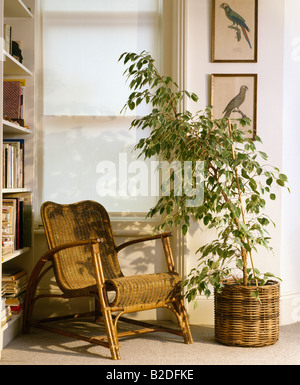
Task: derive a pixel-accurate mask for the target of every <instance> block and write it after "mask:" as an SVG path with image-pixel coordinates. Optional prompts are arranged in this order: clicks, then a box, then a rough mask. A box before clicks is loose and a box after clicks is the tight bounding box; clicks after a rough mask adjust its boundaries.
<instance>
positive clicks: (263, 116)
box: [186, 0, 300, 323]
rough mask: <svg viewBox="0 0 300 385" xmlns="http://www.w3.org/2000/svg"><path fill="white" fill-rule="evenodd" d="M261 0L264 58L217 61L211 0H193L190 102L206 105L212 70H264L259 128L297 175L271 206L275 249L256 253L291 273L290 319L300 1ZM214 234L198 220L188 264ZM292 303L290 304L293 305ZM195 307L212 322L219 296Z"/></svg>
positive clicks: (288, 283)
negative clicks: (213, 51) (195, 100)
mask: <svg viewBox="0 0 300 385" xmlns="http://www.w3.org/2000/svg"><path fill="white" fill-rule="evenodd" d="M258 3H259V4H258V61H257V63H211V60H210V44H211V40H210V36H211V29H210V28H211V1H209V0H200V1H199V0H187V19H186V23H187V39H186V44H187V46H186V52H187V58H186V59H187V64H186V88H187V89H188V90H189V91H193V92H196V93H197V94H198V96H199V98H200V101H199V103H198V105H197V106H196V107H192V106H188V108H191V109H192V108H195V110H196V109H201V108H202V109H203V108H204V107H205V106H206V105H208V104H210V91H209V90H210V74H212V73H238V74H242V73H256V74H257V76H258V86H257V134H258V135H259V136H260V137H261V138H262V140H263V143H264V145H263V148H264V151H265V152H266V153H267V154H268V155H269V163H270V164H271V165H273V166H277V167H279V168H280V169H281V170H282V171H283V172H284V173H286V174H287V175H288V176H289V177H290V181H291V183H290V187H291V189H292V194H290V195H287V194H283V197H282V194H281V192H280V191H278V192H277V199H276V201H274V202H273V201H272V202H270V203H268V205H267V211H268V213H269V215H270V216H271V218H272V219H273V220H274V221H275V223H276V228H275V229H274V228H270V233H271V237H272V247H273V249H274V254H271V253H268V252H267V251H265V250H262V251H261V252H260V253H259V255H257V256H255V264H256V267H257V268H259V269H260V270H261V271H271V272H273V273H275V274H278V275H280V276H281V277H282V278H283V279H284V282H283V284H282V317H281V318H282V323H289V322H295V321H297V319H296V318H295V314H296V313H295V312H296V310H295V306H296V305H298V303H299V307H300V301H298V299H299V298H300V281H299V272H300V262H299V258H298V255H299V252H298V250H297V237H299V234H300V232H299V218H298V217H297V214H299V210H298V212H297V211H296V210H295V209H296V207H299V198H298V197H299V194H297V192H298V191H299V181H298V180H297V174H298V168H297V164H298V165H299V158H298V157H296V151H297V145H298V143H300V141H299V140H297V139H296V138H299V124H298V126H297V124H296V122H297V120H296V119H297V116H298V115H299V113H300V112H299V100H300V98H299V97H298V98H297V96H298V93H299V65H300V50H299V51H298V52H297V55H296V53H295V52H294V59H293V60H291V48H294V50H295V46H293V47H291V44H296V43H295V41H296V40H295V39H296V36H297V35H298V36H300V27H299V23H298V24H297V21H298V18H299V14H300V9H299V8H300V2H299V0H286V1H284V0H276V1H274V0H260V1H259V2H258ZM285 8H286V14H285ZM296 11H298V12H296ZM291 19H293V20H291ZM293 39H294V40H293ZM298 39H299V41H297V42H298V43H297V44H299V46H300V37H299V38H298ZM295 55H296V59H295ZM297 70H298V72H297ZM295 81H297V84H298V89H297V90H296V93H295ZM291 101H292V103H291ZM298 121H299V119H298ZM295 166H296V167H295ZM296 213H297V214H296ZM210 236H211V234H209V233H208V232H206V231H205V229H204V228H203V229H202V228H201V227H198V226H195V227H194V229H192V230H191V231H190V233H189V235H188V238H187V249H188V254H187V261H186V269H187V270H189V269H190V268H191V267H193V266H194V265H195V263H196V259H197V257H195V251H196V250H197V249H198V248H199V247H200V246H201V245H203V244H205V243H206V242H207V241H208V239H209V237H210ZM291 296H292V297H291ZM291 300H292V301H293V304H294V305H293V306H294V307H293V308H291ZM287 302H290V304H289V305H285V303H287ZM189 313H190V320H191V323H212V322H213V301H212V299H211V300H206V299H204V298H199V306H198V308H197V310H193V305H192V304H191V305H190V306H189ZM299 318H300V311H299ZM298 321H299V319H298Z"/></svg>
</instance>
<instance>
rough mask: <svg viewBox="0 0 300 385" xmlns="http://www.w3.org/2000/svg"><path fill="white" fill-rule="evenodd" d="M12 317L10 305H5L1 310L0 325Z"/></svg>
mask: <svg viewBox="0 0 300 385" xmlns="http://www.w3.org/2000/svg"><path fill="white" fill-rule="evenodd" d="M11 319H12V313H11V310H10V306H6V307H5V309H3V310H1V327H2V326H4V325H5V324H6V323H7V322H9V321H10V320H11Z"/></svg>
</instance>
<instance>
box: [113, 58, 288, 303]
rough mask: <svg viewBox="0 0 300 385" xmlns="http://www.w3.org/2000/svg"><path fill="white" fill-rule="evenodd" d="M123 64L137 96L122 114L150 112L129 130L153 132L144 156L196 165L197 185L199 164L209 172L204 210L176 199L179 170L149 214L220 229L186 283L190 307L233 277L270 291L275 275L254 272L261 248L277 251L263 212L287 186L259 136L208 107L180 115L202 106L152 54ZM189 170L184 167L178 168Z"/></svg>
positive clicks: (142, 147)
mask: <svg viewBox="0 0 300 385" xmlns="http://www.w3.org/2000/svg"><path fill="white" fill-rule="evenodd" d="M119 60H120V61H123V63H124V65H126V69H125V72H124V74H125V75H126V76H127V81H128V82H129V87H130V90H131V93H130V95H129V97H128V100H127V102H126V104H125V106H124V109H127V108H129V109H130V110H134V109H135V108H136V107H137V106H138V105H139V104H141V103H146V104H148V105H150V106H151V111H150V113H148V114H146V115H145V116H141V117H137V118H136V119H134V120H133V121H132V123H131V127H132V128H137V129H142V130H144V129H146V128H147V129H149V135H148V136H147V137H145V138H142V139H140V141H139V142H138V143H137V145H136V149H137V150H139V156H144V157H145V158H151V157H153V156H157V157H159V159H160V160H163V161H168V162H174V161H177V162H180V163H182V164H183V163H184V162H187V161H189V162H192V163H191V164H192V165H193V166H192V175H193V178H192V179H191V181H192V183H194V184H195V183H197V169H196V166H195V165H196V164H197V162H202V165H203V169H202V170H203V172H202V174H201V183H202V185H201V186H202V188H203V199H202V201H201V203H200V204H198V205H189V204H187V202H190V200H191V196H190V194H189V195H187V194H186V189H184V188H182V190H181V191H182V193H181V194H176V189H175V187H174V186H175V184H174V180H175V178H176V172H177V171H176V170H171V173H170V181H171V182H173V188H171V189H170V192H169V194H162V196H161V197H160V198H159V199H158V201H157V203H156V205H155V206H154V207H153V208H152V209H151V210H150V211H149V213H148V216H149V217H153V216H154V215H156V214H160V215H161V222H160V224H159V226H158V228H157V229H158V230H166V229H168V228H172V227H173V226H180V227H181V229H182V232H183V234H184V235H185V234H186V233H187V231H188V229H189V227H190V226H191V223H192V222H193V221H201V222H203V223H204V225H205V226H207V227H208V228H214V229H215V230H216V234H217V236H216V239H214V240H212V241H211V242H209V243H208V244H205V245H202V246H201V247H200V248H199V250H198V253H199V254H200V257H199V265H198V267H197V268H194V269H192V271H191V272H190V274H189V276H188V277H187V279H186V280H185V282H184V285H185V286H186V289H187V290H186V296H187V298H188V300H189V301H192V300H193V299H194V298H195V297H196V295H197V294H198V293H200V294H202V293H204V294H205V295H206V296H207V297H208V296H209V295H210V294H211V291H210V287H211V285H212V286H213V287H214V288H215V289H217V290H220V289H221V288H222V285H223V282H224V279H228V278H230V279H232V280H234V281H235V282H236V283H239V284H242V285H250V284H253V282H254V283H256V285H258V284H259V285H264V284H265V283H266V282H267V281H268V280H269V279H270V277H273V274H272V273H268V272H267V273H260V272H259V271H258V270H257V269H256V268H255V266H254V261H253V252H254V251H255V252H256V251H258V246H264V247H265V248H267V249H268V250H271V246H270V243H269V241H270V237H269V233H268V226H269V224H270V223H271V222H272V220H271V219H270V218H269V217H268V216H267V215H266V213H265V205H266V200H267V199H271V200H275V199H276V194H275V193H276V192H277V191H276V190H277V189H275V188H274V185H276V186H280V187H284V186H286V183H287V177H286V175H285V174H283V173H281V172H280V171H279V169H278V168H276V167H271V166H268V165H267V159H268V156H267V154H266V153H265V152H263V151H261V150H258V149H257V147H258V146H257V144H258V143H259V144H260V147H261V143H262V141H261V139H260V138H259V137H258V136H256V137H255V139H254V140H253V139H252V138H250V137H251V135H249V134H248V131H249V132H251V130H249V128H250V127H249V126H250V124H251V122H250V120H249V119H248V118H243V119H239V120H237V121H234V122H231V121H229V120H228V119H227V118H223V119H213V118H212V114H211V108H209V107H207V108H206V109H205V110H204V111H198V112H196V113H194V114H192V113H191V112H190V111H187V110H184V111H182V101H183V99H184V98H187V99H190V100H191V101H192V102H195V103H196V102H197V101H198V97H197V95H196V94H195V93H191V92H188V91H186V90H181V89H180V88H179V86H178V84H177V83H176V82H175V81H173V80H172V78H171V77H170V76H162V75H161V74H160V73H159V71H158V69H157V67H156V66H155V62H154V59H153V58H152V57H151V55H150V54H149V53H147V52H145V51H143V52H142V53H140V54H136V53H128V52H125V53H123V54H122V55H121V57H120V59H119ZM184 171H185V168H184V167H182V168H180V169H179V172H184ZM181 180H184V177H183V178H182V179H181ZM162 188H163V186H162ZM273 224H274V223H273ZM237 271H241V274H237V273H236V272H237ZM253 293H254V294H253V295H254V296H255V295H257V292H255V291H254V292H253Z"/></svg>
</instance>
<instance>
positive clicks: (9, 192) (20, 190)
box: [2, 188, 31, 194]
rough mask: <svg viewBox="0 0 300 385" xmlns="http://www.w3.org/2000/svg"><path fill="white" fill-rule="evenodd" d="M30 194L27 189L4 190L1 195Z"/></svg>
mask: <svg viewBox="0 0 300 385" xmlns="http://www.w3.org/2000/svg"><path fill="white" fill-rule="evenodd" d="M27 192H31V190H30V189H29V188H4V189H2V194H16V193H27Z"/></svg>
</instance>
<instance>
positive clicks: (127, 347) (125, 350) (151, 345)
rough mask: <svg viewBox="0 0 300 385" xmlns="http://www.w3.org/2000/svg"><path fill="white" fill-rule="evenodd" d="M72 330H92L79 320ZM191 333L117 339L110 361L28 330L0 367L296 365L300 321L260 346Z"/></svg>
mask: <svg viewBox="0 0 300 385" xmlns="http://www.w3.org/2000/svg"><path fill="white" fill-rule="evenodd" d="M167 323H168V322H167ZM126 325H127V324H126ZM168 326H172V325H168ZM126 327H129V326H124V328H125V329H126ZM74 328H75V329H76V330H78V329H80V330H81V331H87V330H89V331H90V330H91V329H90V326H87V324H86V322H85V321H84V320H80V321H79V320H78V321H77V323H76V324H75V325H74ZM92 330H93V329H92ZM191 330H192V335H193V339H194V343H193V344H192V345H186V344H184V343H183V341H182V338H181V337H178V336H174V335H171V334H167V333H152V334H147V335H146V334H144V335H140V336H137V337H131V338H125V339H122V340H121V341H120V345H121V358H122V359H121V360H119V361H113V360H111V358H110V352H109V350H108V349H106V348H103V347H101V346H96V345H90V344H88V343H86V342H84V341H78V340H73V339H70V338H68V337H65V336H61V335H57V334H53V333H50V332H46V331H42V330H39V329H34V328H32V331H31V333H30V334H29V335H19V336H17V337H16V338H15V339H14V340H13V341H12V342H10V343H9V344H8V345H7V347H6V348H5V349H4V350H3V351H2V359H1V361H0V365H105V367H106V369H107V368H108V366H109V365H114V366H117V365H197V366H199V365H300V323H295V324H292V325H286V326H282V327H281V328H280V338H279V341H278V342H277V343H276V344H274V345H272V346H267V347H262V348H243V347H230V346H224V345H221V344H219V343H217V342H216V341H215V339H214V328H213V326H201V325H200V326H198V325H197V326H195V325H194V326H193V325H192V326H191ZM97 332H98V329H97ZM95 333H96V330H95Z"/></svg>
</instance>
